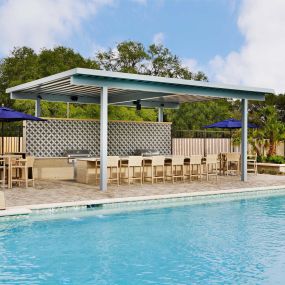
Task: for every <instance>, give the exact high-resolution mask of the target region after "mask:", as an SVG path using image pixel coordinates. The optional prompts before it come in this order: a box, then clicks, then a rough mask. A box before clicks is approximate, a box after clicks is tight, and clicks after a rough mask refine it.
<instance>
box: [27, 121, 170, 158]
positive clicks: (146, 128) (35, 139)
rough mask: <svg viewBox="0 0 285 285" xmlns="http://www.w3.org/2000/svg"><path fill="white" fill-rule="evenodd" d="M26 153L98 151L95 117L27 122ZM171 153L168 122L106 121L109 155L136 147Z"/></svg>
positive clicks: (51, 154)
mask: <svg viewBox="0 0 285 285" xmlns="http://www.w3.org/2000/svg"><path fill="white" fill-rule="evenodd" d="M25 137H26V152H27V153H29V154H30V155H33V156H35V157H60V156H63V155H64V152H65V150H68V149H88V150H89V151H90V152H91V155H92V156H98V155H99V152H100V143H99V142H100V124H99V122H98V121H96V120H75V119H74V120H73V119H50V120H48V121H44V122H32V121H27V122H26V130H25ZM143 148H151V149H157V150H159V151H160V153H161V154H171V124H170V123H155V122H120V121H110V122H109V124H108V155H132V154H134V152H135V150H136V149H143Z"/></svg>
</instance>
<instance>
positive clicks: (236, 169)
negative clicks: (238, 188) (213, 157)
mask: <svg viewBox="0 0 285 285" xmlns="http://www.w3.org/2000/svg"><path fill="white" fill-rule="evenodd" d="M223 172H226V175H227V176H228V175H229V173H230V172H231V173H236V175H239V174H240V153H239V152H229V153H226V154H225V163H224V169H223Z"/></svg>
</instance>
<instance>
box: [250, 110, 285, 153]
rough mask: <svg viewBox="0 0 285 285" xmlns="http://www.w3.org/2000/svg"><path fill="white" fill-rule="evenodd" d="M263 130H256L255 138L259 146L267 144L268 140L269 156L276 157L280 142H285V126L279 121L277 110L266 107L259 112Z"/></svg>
mask: <svg viewBox="0 0 285 285" xmlns="http://www.w3.org/2000/svg"><path fill="white" fill-rule="evenodd" d="M257 115H258V118H259V122H260V125H261V128H260V129H258V130H256V131H255V132H254V134H253V138H254V139H256V140H257V144H261V143H262V144H263V145H264V144H265V141H266V140H268V152H267V156H273V155H276V147H277V144H278V142H280V141H282V140H285V125H284V124H283V123H282V122H281V121H279V118H278V114H277V112H276V109H275V108H274V107H273V106H265V107H263V108H262V109H260V110H259V111H258V112H257Z"/></svg>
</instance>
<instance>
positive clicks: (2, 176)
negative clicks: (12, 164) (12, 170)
mask: <svg viewBox="0 0 285 285" xmlns="http://www.w3.org/2000/svg"><path fill="white" fill-rule="evenodd" d="M5 181H6V162H5V159H4V158H0V183H1V184H2V187H3V188H4V187H5Z"/></svg>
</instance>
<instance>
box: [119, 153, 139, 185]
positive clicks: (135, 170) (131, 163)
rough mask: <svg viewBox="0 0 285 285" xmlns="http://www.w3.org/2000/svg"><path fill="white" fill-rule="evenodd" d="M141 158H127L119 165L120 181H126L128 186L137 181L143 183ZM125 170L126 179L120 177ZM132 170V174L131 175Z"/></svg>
mask: <svg viewBox="0 0 285 285" xmlns="http://www.w3.org/2000/svg"><path fill="white" fill-rule="evenodd" d="M142 161H143V157H142V156H129V157H128V160H127V162H126V163H124V164H122V163H120V181H122V180H128V184H129V185H130V183H131V182H133V181H136V180H139V181H140V183H141V184H142V183H143V170H142V167H143V166H142ZM124 169H125V170H127V174H128V176H127V177H122V172H123V170H124ZM131 170H132V173H131Z"/></svg>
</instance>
